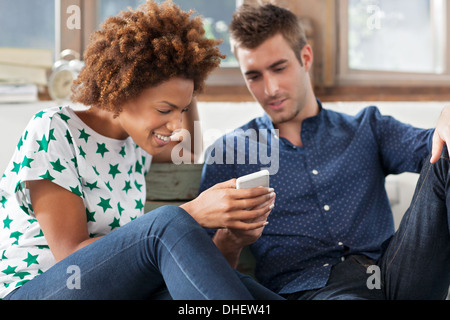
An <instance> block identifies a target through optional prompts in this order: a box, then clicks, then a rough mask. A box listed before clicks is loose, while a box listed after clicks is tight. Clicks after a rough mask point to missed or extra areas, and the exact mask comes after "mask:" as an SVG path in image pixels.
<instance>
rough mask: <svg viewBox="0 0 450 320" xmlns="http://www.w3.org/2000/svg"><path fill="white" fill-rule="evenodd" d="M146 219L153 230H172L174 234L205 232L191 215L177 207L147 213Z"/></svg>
mask: <svg viewBox="0 0 450 320" xmlns="http://www.w3.org/2000/svg"><path fill="white" fill-rule="evenodd" d="M144 217H145V218H144ZM144 217H143V218H144V219H148V220H147V222H148V224H149V226H150V225H151V229H153V230H155V229H157V230H167V229H170V230H171V231H172V232H180V233H181V232H186V231H188V230H193V229H199V230H203V228H202V227H201V226H200V225H199V224H198V223H197V221H196V220H195V219H194V218H193V217H192V216H191V215H190V214H189V213H187V212H186V211H185V210H184V209H182V208H180V207H178V206H175V205H166V206H162V207H159V208H157V209H155V210H152V211H150V212H148V213H146V214H145V215H144Z"/></svg>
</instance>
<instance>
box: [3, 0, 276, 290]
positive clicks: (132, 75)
mask: <svg viewBox="0 0 450 320" xmlns="http://www.w3.org/2000/svg"><path fill="white" fill-rule="evenodd" d="M216 45H217V42H216V41H213V40H208V39H206V38H205V37H204V31H203V27H202V23H201V20H200V19H199V18H195V19H191V18H190V13H186V12H183V11H181V10H180V9H179V8H178V7H177V6H175V5H173V4H172V3H171V2H165V3H163V4H162V5H160V6H158V5H157V4H155V3H154V2H153V1H148V2H147V3H146V4H144V5H142V6H141V7H139V8H138V9H137V10H136V11H134V10H130V11H127V12H121V13H120V14H119V15H118V16H117V17H111V18H109V19H108V20H107V21H106V22H105V24H104V25H103V26H102V28H101V30H100V31H98V32H96V33H95V34H94V35H93V37H92V42H91V44H90V46H89V48H88V49H87V51H86V53H85V62H86V67H85V68H84V69H83V71H82V72H81V74H80V76H79V78H78V80H77V81H76V82H75V86H74V94H73V101H74V102H80V103H82V104H84V105H86V106H91V107H90V108H89V109H87V110H82V111H74V110H73V109H71V108H70V107H60V108H53V109H47V110H44V111H42V112H39V113H37V114H36V115H35V116H34V118H33V119H32V120H31V121H30V123H29V124H28V126H27V128H26V130H25V132H24V134H23V136H22V137H21V139H20V142H19V144H18V146H17V150H16V152H15V154H14V156H13V158H12V160H11V162H10V165H9V166H8V168H7V170H6V171H5V174H4V175H3V177H2V180H1V181H0V200H1V202H0V220H2V221H3V228H2V229H1V232H0V246H1V247H0V253H1V260H0V298H2V299H150V298H174V299H251V298H274V297H276V296H274V295H272V294H271V293H270V292H268V291H266V290H265V289H264V288H262V287H260V286H259V285H257V284H255V283H253V282H251V281H250V280H249V279H248V278H241V277H240V276H238V275H237V273H236V272H234V270H233V269H232V268H231V267H230V266H229V265H228V264H227V262H226V260H225V259H224V258H223V257H222V256H221V255H220V253H219V251H218V250H217V249H216V248H215V246H214V245H213V244H212V242H211V240H210V239H209V237H208V235H207V234H206V232H205V231H204V229H203V227H206V228H235V229H244V230H249V229H259V228H263V227H264V225H265V224H266V222H265V221H266V218H267V215H268V214H269V212H270V210H271V208H272V207H273V202H274V194H273V192H272V190H268V189H267V188H255V189H250V190H236V189H235V188H234V186H235V181H234V180H231V181H228V182H224V183H222V184H219V185H216V186H215V187H213V188H211V189H209V190H207V191H205V192H204V193H202V194H201V195H200V196H199V197H198V198H197V199H195V200H193V201H191V202H189V203H186V204H185V205H183V206H181V207H176V206H167V207H163V208H160V209H158V210H155V211H153V212H150V213H148V214H145V215H143V207H144V203H145V194H146V192H145V174H146V172H147V171H148V169H149V166H150V162H151V161H152V159H153V160H168V156H169V155H170V151H171V147H173V146H174V143H172V142H171V141H170V140H171V136H173V135H174V134H176V133H177V132H178V131H180V129H182V123H184V128H185V129H188V130H189V128H191V127H192V123H193V120H195V118H196V110H195V103H192V100H193V97H194V95H195V94H197V93H198V92H200V91H201V89H202V85H203V83H204V81H205V79H206V77H207V75H208V73H209V72H210V71H211V70H213V69H214V68H215V67H217V66H218V64H219V62H220V59H221V58H222V56H221V54H220V52H219V50H218V49H217V48H216ZM150 187H151V186H150ZM258 207H259V208H260V209H253V210H246V209H247V208H258Z"/></svg>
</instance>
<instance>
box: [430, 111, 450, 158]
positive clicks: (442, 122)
mask: <svg viewBox="0 0 450 320" xmlns="http://www.w3.org/2000/svg"><path fill="white" fill-rule="evenodd" d="M444 144H447V146H448V145H450V106H448V107H446V108H444V110H443V111H442V114H441V116H440V117H439V120H438V123H437V125H436V130H435V131H434V135H433V149H432V152H431V160H430V161H431V163H436V162H437V161H438V160H439V158H440V156H441V153H442V149H443V147H444Z"/></svg>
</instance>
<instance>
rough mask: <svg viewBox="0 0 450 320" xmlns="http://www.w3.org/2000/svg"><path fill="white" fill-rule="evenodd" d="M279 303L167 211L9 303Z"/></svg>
mask: <svg viewBox="0 0 450 320" xmlns="http://www.w3.org/2000/svg"><path fill="white" fill-rule="evenodd" d="M76 271H78V272H79V277H78V278H75V272H76ZM278 298H279V296H277V295H275V294H274V293H272V292H271V291H269V290H267V289H266V288H264V287H262V286H260V285H259V284H257V283H256V282H254V281H253V279H251V278H250V277H247V276H243V275H240V274H238V273H237V272H236V271H235V270H233V269H232V268H231V267H230V266H229V264H228V263H227V261H226V260H225V258H224V257H223V256H222V254H221V253H220V252H219V250H218V249H217V248H216V246H215V245H214V244H213V242H212V241H211V238H210V237H209V236H208V234H207V233H206V231H205V230H204V229H203V228H202V227H201V226H200V225H199V224H197V222H196V221H195V220H194V219H193V218H192V217H191V216H190V215H189V214H188V213H187V212H186V211H184V210H183V209H181V208H179V207H176V206H166V207H162V208H159V209H157V210H154V211H152V212H150V213H147V214H146V215H144V216H142V217H140V218H138V219H136V220H134V221H132V222H130V223H128V224H126V225H125V226H123V227H120V228H118V229H116V230H115V231H113V232H111V233H110V234H108V235H106V236H104V237H103V238H101V239H99V240H97V241H95V242H94V243H92V244H90V245H88V246H86V247H84V248H83V249H80V250H78V251H77V252H75V253H73V254H72V255H70V256H69V257H67V258H66V259H64V260H62V261H60V262H58V263H57V264H55V265H54V266H53V267H52V268H50V269H49V270H47V271H46V272H44V273H43V274H41V275H39V276H37V277H36V278H34V279H33V280H31V281H29V282H27V283H25V284H24V285H23V286H22V287H20V288H19V289H17V290H15V291H13V292H12V293H11V294H9V295H8V296H7V297H5V300H13V299H14V300H15V299H18V300H20V299H58V300H66V299H85V300H87V299H135V300H137V299H177V300H178V299H183V300H191V299H194V300H203V299H212V300H224V299H226V300H231V299H261V300H263V299H278Z"/></svg>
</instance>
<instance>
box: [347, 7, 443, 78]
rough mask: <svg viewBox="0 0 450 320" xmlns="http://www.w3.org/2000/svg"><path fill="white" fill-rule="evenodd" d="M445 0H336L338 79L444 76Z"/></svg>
mask: <svg viewBox="0 0 450 320" xmlns="http://www.w3.org/2000/svg"><path fill="white" fill-rule="evenodd" d="M449 9H450V6H447V1H446V0H414V1H411V0H396V1H392V0H341V8H340V19H339V20H340V22H341V32H340V36H341V39H340V48H341V51H340V53H341V54H340V63H339V71H338V81H339V83H340V84H364V83H365V84H383V85H386V84H394V83H395V84H397V85H398V84H414V83H416V84H420V85H424V84H425V85H427V84H430V85H431V84H437V83H444V82H448V81H449V78H450V69H449V66H450V59H449V54H448V53H449V52H450V51H449V44H450V43H449V42H447V41H446V39H447V38H448V35H449V34H450V31H449V30H450V29H449V25H447V17H448V16H450V14H449Z"/></svg>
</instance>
